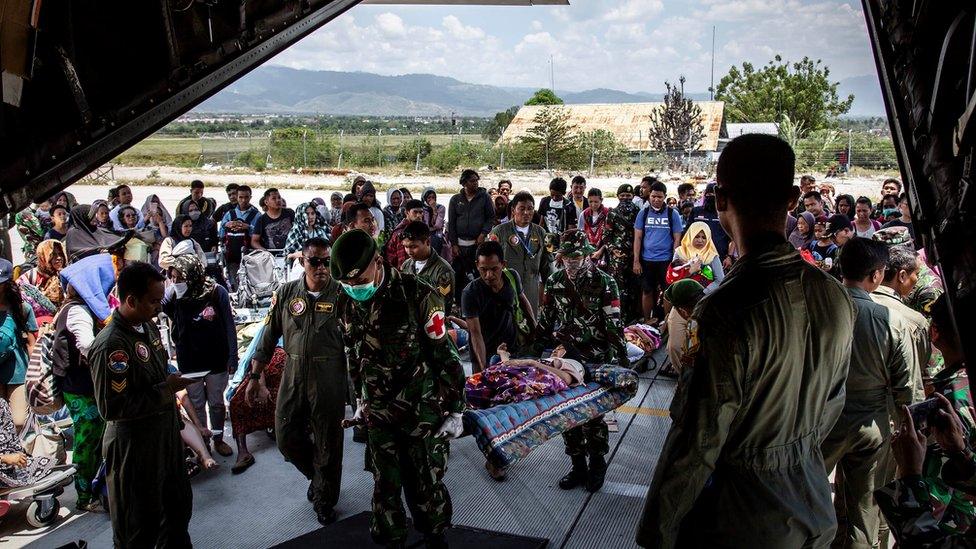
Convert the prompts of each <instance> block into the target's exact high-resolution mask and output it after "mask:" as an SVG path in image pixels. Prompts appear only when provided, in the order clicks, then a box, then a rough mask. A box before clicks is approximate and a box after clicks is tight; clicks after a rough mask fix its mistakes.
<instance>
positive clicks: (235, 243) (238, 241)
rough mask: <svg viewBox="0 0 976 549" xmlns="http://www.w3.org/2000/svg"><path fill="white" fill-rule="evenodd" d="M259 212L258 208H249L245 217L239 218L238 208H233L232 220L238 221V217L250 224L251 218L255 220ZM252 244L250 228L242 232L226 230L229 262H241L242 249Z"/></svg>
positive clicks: (225, 256) (225, 240)
mask: <svg viewBox="0 0 976 549" xmlns="http://www.w3.org/2000/svg"><path fill="white" fill-rule="evenodd" d="M257 214H258V212H257V210H255V209H254V208H253V207H252V208H251V209H250V210H248V212H247V213H246V214H245V215H244V217H242V218H238V217H237V210H235V209H232V210H231V211H230V221H237V220H238V219H240V220H241V221H243V222H245V223H247V224H248V225H250V224H251V220H253V219H254V216H256V215H257ZM250 246H251V231H250V229H248V230H246V231H244V232H242V233H237V232H231V231H226V232H224V259H225V260H226V261H227V263H228V264H237V263H240V262H241V256H242V255H243V254H242V252H241V249H242V248H249V247H250Z"/></svg>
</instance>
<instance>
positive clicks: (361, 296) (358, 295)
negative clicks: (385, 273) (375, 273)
mask: <svg viewBox="0 0 976 549" xmlns="http://www.w3.org/2000/svg"><path fill="white" fill-rule="evenodd" d="M378 289H379V287H378V286H377V285H376V283H375V282H367V283H366V284H357V285H355V286H351V285H349V284H346V283H345V282H343V283H342V291H344V292H346V295H348V296H349V297H351V298H353V299H355V300H356V301H369V299H370V298H372V297H373V295H374V294H376V290H378Z"/></svg>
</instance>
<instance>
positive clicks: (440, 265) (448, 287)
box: [400, 249, 454, 314]
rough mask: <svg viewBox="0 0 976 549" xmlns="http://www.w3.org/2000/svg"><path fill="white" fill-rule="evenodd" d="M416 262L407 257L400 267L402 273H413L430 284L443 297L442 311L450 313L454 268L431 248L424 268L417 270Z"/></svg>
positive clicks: (452, 298)
mask: <svg viewBox="0 0 976 549" xmlns="http://www.w3.org/2000/svg"><path fill="white" fill-rule="evenodd" d="M416 264H417V262H416V261H414V260H413V259H410V258H407V260H406V261H404V262H403V265H402V266H401V267H400V271H401V272H403V273H404V274H410V275H414V276H416V277H417V278H419V279H420V280H423V281H424V282H426V283H428V284H430V285H431V286H433V287H434V289H435V290H437V293H439V294H441V296H442V297H443V298H444V311H445V312H447V313H448V314H450V312H451V310H452V309H453V307H452V306H453V305H454V268H453V267H451V264H450V263H448V262H447V261H446V260H445V259H444V258H443V257H441V256H439V255H437V252H435V251H434V250H433V249H431V251H430V257H429V258H428V259H427V264H426V265H424V269H423V270H422V271H420V272H417V266H416Z"/></svg>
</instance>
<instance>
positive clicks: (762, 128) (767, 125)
mask: <svg viewBox="0 0 976 549" xmlns="http://www.w3.org/2000/svg"><path fill="white" fill-rule="evenodd" d="M725 133H726V134H727V135H728V137H729V139H734V138H736V137H739V136H740V135H742V134H745V133H765V134H769V135H779V124H777V123H775V122H741V123H730V124H726V125H725Z"/></svg>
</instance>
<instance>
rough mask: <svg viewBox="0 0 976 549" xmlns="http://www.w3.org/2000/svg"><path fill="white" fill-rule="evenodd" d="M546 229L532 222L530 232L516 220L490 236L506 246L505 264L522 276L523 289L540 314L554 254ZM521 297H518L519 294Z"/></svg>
mask: <svg viewBox="0 0 976 549" xmlns="http://www.w3.org/2000/svg"><path fill="white" fill-rule="evenodd" d="M545 237H546V231H545V229H543V228H542V227H541V226H540V225H536V224H535V223H530V224H529V232H528V235H527V236H526V235H523V234H522V233H520V232H519V231H518V229H516V228H515V222H514V221H508V222H506V223H502V224H501V225H498V226H497V227H495V228H494V229H492V230H491V233H490V234H489V235H488V238H489V239H490V240H494V241H496V242H498V243H499V244H501V245H502V250H503V251H504V253H505V257H504V259H505V263H506V264H507V265H506V266H507V267H508V268H509V269H512V270H513V271H515V272H517V273H518V274H519V277H521V279H522V291H523V292H524V293H525V297H526V299H528V300H529V303H530V304H532V314H533V315H535V316H536V317H538V316H539V299H540V297H539V296H540V293H541V292H540V290H541V287H542V284H543V283H545V281H546V280H547V279H548V278H549V274H550V272H551V266H552V255H551V254H550V253H549V251H548V250H547V249H546V243H545ZM516 299H517V297H516Z"/></svg>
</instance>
